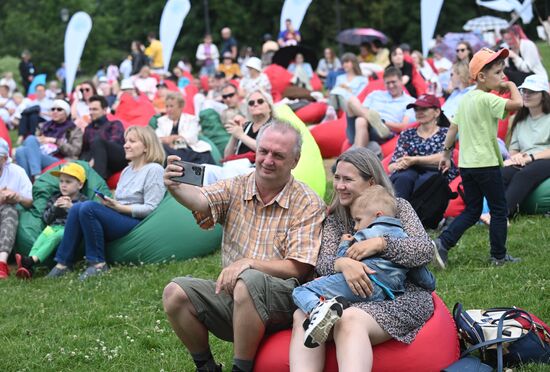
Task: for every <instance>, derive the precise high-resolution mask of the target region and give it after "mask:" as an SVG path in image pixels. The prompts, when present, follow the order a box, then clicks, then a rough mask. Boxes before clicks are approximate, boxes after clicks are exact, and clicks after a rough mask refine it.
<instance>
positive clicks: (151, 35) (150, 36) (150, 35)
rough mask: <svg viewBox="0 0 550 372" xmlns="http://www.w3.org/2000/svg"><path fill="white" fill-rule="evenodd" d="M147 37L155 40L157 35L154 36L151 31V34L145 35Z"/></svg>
mask: <svg viewBox="0 0 550 372" xmlns="http://www.w3.org/2000/svg"><path fill="white" fill-rule="evenodd" d="M147 37H148V38H149V39H156V38H157V34H156V33H155V32H153V31H151V32H149V33H148V34H147Z"/></svg>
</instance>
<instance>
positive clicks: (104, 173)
mask: <svg viewBox="0 0 550 372" xmlns="http://www.w3.org/2000/svg"><path fill="white" fill-rule="evenodd" d="M89 102H90V103H89V106H90V115H91V117H92V122H91V123H90V125H88V126H87V127H86V130H85V131H84V140H83V142H82V154H81V155H80V159H82V160H86V161H89V162H90V165H91V166H92V167H93V168H94V170H95V171H96V172H97V173H98V174H99V175H100V176H101V177H103V178H104V179H107V178H109V177H110V176H111V175H113V174H115V173H118V172H120V171H121V170H122V169H123V168H124V167H126V165H127V164H128V161H127V160H126V157H125V154H124V127H123V126H122V123H121V122H120V121H118V120H114V121H109V119H107V110H108V107H109V106H108V104H107V100H105V97H102V96H92V97H90V100H89Z"/></svg>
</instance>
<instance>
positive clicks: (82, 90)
mask: <svg viewBox="0 0 550 372" xmlns="http://www.w3.org/2000/svg"><path fill="white" fill-rule="evenodd" d="M91 91H92V89H91V88H81V89H80V92H81V93H84V92H86V93H89V92H91Z"/></svg>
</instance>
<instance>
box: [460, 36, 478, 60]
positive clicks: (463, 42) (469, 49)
mask: <svg viewBox="0 0 550 372" xmlns="http://www.w3.org/2000/svg"><path fill="white" fill-rule="evenodd" d="M460 44H463V45H465V46H466V49H468V61H471V60H472V58H473V57H474V50H473V49H472V45H471V44H470V43H469V42H467V41H465V40H461V41H459V42H458V44H456V46H457V47H458V46H459V45H460ZM457 60H458V59H457Z"/></svg>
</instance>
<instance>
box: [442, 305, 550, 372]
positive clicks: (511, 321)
mask: <svg viewBox="0 0 550 372" xmlns="http://www.w3.org/2000/svg"><path fill="white" fill-rule="evenodd" d="M453 317H454V320H455V323H456V327H457V329H458V334H459V338H460V341H461V344H462V346H463V348H464V349H465V350H464V352H463V353H462V357H464V356H467V355H470V354H471V353H472V352H474V351H476V350H478V351H479V352H480V355H481V360H482V361H484V362H487V363H489V364H491V365H493V366H496V368H497V371H498V372H501V371H502V370H503V367H504V366H514V365H518V364H524V363H550V327H548V325H546V324H545V323H544V322H543V321H542V320H540V319H539V318H537V317H536V316H535V315H533V314H531V313H529V312H527V311H525V310H522V309H519V308H516V307H502V308H491V309H486V310H463V308H462V304H460V303H457V304H455V306H454V309H453Z"/></svg>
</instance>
